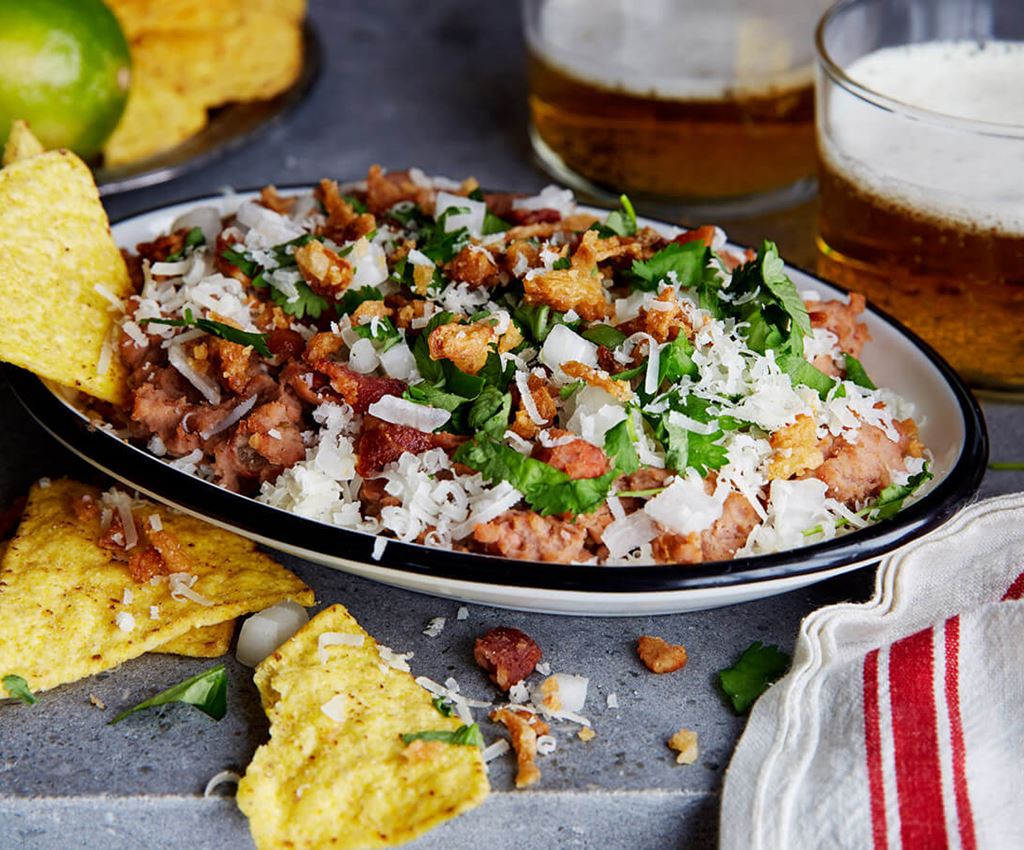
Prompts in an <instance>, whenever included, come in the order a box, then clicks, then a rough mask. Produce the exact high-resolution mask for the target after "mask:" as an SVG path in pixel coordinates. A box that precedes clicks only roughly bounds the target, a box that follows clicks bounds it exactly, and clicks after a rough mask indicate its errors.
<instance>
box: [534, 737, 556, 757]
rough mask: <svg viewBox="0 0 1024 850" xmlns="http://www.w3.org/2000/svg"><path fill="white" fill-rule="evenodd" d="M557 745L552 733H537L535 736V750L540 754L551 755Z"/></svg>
mask: <svg viewBox="0 0 1024 850" xmlns="http://www.w3.org/2000/svg"><path fill="white" fill-rule="evenodd" d="M557 747H558V741H557V740H556V739H555V736H554V735H539V736H538V737H537V752H538V754H540V755H542V756H549V755H551V754H552V753H553V752H554V751H555V749H556V748H557Z"/></svg>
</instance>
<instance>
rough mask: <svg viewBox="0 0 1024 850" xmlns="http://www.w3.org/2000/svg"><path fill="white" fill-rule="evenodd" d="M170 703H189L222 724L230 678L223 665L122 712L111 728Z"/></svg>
mask: <svg viewBox="0 0 1024 850" xmlns="http://www.w3.org/2000/svg"><path fill="white" fill-rule="evenodd" d="M171 702H183V703H186V704H187V705H191V706H194V707H195V708H198V709H199V710H200V711H201V712H203V714H206V715H208V716H210V717H212V718H213V719H214V720H222V719H223V718H224V715H225V714H227V711H228V676H227V673H225V672H224V665H223V664H218V665H216V666H215V667H211V668H210V669H209V670H205V671H203V672H202V673H197V674H196V675H195V676H191V677H189V678H188V679H185V680H184V681H183V682H178V684H176V685H172V686H171V687H169V688H167V689H166V690H164V691H160V693H158V694H155V695H154V696H151V697H150V698H149V699H147V700H143V701H142V702H140V703H139V704H138V705H135V706H132V707H131V708H129V709H127V710H125V711H122V712H121V713H120V714H119V715H117V717H115V718H114V719H113V720H111V721H110V725H113V724H114V723H119V722H120V721H122V720H124V719H125V718H126V717H128V716H129V715H130V714H135V712H137V711H145V710H146V709H147V708H156V707H157V706H160V705H167V704H168V703H171Z"/></svg>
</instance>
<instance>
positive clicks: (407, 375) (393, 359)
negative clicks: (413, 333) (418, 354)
mask: <svg viewBox="0 0 1024 850" xmlns="http://www.w3.org/2000/svg"><path fill="white" fill-rule="evenodd" d="M377 356H378V358H379V359H380V365H381V366H382V367H383V368H384V371H385V372H387V373H388V375H389V376H390V377H392V378H398V379H399V380H400V381H408V380H410V379H412V378H413V376H414V375H416V374H417V371H416V358H415V357H413V354H412V351H411V350H410V348H409V346H408V345H407V344H406V343H404V342H400V343H398V344H397V345H393V346H391V348H389V349H388V350H387V351H385V352H383V353H381V354H379V355H377Z"/></svg>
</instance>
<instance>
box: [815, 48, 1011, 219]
mask: <svg viewBox="0 0 1024 850" xmlns="http://www.w3.org/2000/svg"><path fill="white" fill-rule="evenodd" d="M846 73H847V75H848V76H849V77H850V78H851V79H853V80H854V81H856V82H858V83H860V84H861V85H863V86H865V87H866V88H869V89H871V90H873V91H875V92H877V93H879V94H883V95H885V96H887V97H889V98H891V99H893V100H897V101H900V102H902V103H905V104H909V105H911V106H914V107H916V108H918V109H925V110H929V111H931V112H933V113H939V115H937V116H933V117H928V116H924V117H920V116H913V115H909V114H900V113H894V112H890V111H888V110H885V109H882V108H880V107H878V106H876V105H874V104H871V103H868V102H866V101H864V100H862V99H861V98H859V97H857V96H855V95H853V94H851V93H849V92H847V91H845V90H843V89H840V88H837V87H834V86H833V87H831V88H830V89H829V90H828V93H827V101H826V104H827V105H826V107H825V111H826V115H825V116H824V117H823V119H822V121H821V122H820V123H821V124H822V125H823V128H824V129H821V128H819V146H820V150H821V153H822V156H823V158H824V159H825V160H826V164H827V165H829V166H830V167H831V168H832V169H833V170H834V171H837V172H838V173H839V174H841V175H842V176H844V177H845V178H846V179H847V180H849V181H850V182H851V183H853V184H854V185H857V186H859V187H861V188H863V189H864V190H866V191H868V192H870V193H871V194H873V195H876V196H877V197H879V198H880V199H883V200H884V201H886V202H888V203H889V204H891V205H893V206H895V207H898V208H902V209H904V210H906V211H908V212H911V213H920V214H926V215H928V216H930V217H933V218H936V219H940V220H945V221H952V222H956V223H958V224H961V225H966V226H968V227H973V228H977V229H986V230H988V229H996V230H999V231H1002V232H1005V233H1008V234H1012V235H1019V234H1024V205H1022V204H1021V201H1020V193H1019V187H1018V186H1017V182H1016V181H1015V180H1013V179H1012V178H1011V177H1010V175H1015V174H1019V173H1021V172H1022V170H1024V100H1022V99H1021V97H1020V95H1019V86H1020V80H1021V78H1022V77H1024V42H999V41H994V42H987V43H984V44H979V43H978V42H977V41H936V42H928V43H922V44H911V45H906V46H902V47H890V48H884V49H882V50H878V51H875V52H874V53H870V54H868V55H867V56H864V57H862V58H860V59H858V60H856V61H855V62H853V63H852V64H851V65H850V66H849V68H847V69H846ZM943 116H945V118H943ZM949 117H953V118H957V119H965V120H969V121H984V122H989V123H990V124H998V125H1003V127H1005V134H1006V135H1002V134H1001V133H1002V132H1003V131H1002V130H1001V128H1000V127H989V132H981V131H979V129H977V128H973V127H971V126H969V125H964V124H961V123H958V122H956V121H949V120H948V118H949Z"/></svg>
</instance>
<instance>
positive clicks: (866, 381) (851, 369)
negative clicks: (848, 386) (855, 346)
mask: <svg viewBox="0 0 1024 850" xmlns="http://www.w3.org/2000/svg"><path fill="white" fill-rule="evenodd" d="M843 359H844V360H845V361H846V380H848V381H853V383H855V384H856V385H857V386H858V387H864V389H867V390H876V389H878V387H876V386H875V382H874V381H872V380H871V378H869V377H868V373H867V372H866V371H865V369H864V366H863V365H862V364H861V362H860V361H859V360H858V359H857V358H856V357H854V356H853V355H852V354H845V353H844V354H843Z"/></svg>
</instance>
